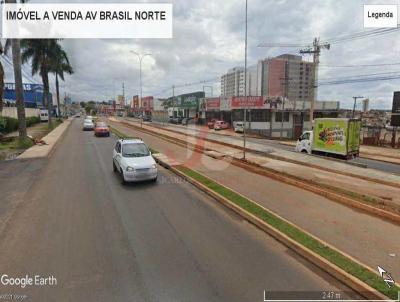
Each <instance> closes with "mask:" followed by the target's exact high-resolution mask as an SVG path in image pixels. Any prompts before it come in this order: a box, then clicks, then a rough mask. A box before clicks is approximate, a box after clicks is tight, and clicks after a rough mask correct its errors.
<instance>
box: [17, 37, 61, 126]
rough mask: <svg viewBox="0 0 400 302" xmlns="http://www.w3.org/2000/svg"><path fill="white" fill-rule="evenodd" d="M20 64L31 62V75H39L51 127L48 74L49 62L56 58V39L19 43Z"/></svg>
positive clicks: (57, 46) (49, 69) (29, 40)
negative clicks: (20, 51)
mask: <svg viewBox="0 0 400 302" xmlns="http://www.w3.org/2000/svg"><path fill="white" fill-rule="evenodd" d="M21 47H22V62H23V63H26V62H28V61H30V62H31V66H32V75H35V74H37V73H39V74H40V76H41V78H42V83H43V103H44V105H45V106H46V105H47V110H48V114H49V128H51V126H52V121H51V109H52V103H53V102H52V101H51V100H49V72H50V71H51V62H52V61H53V60H54V58H55V57H56V56H57V50H58V49H59V47H60V45H59V44H58V40H57V39H26V40H22V42H21Z"/></svg>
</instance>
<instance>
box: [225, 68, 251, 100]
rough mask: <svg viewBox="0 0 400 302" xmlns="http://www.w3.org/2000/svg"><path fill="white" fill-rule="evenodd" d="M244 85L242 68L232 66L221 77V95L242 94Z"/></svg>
mask: <svg viewBox="0 0 400 302" xmlns="http://www.w3.org/2000/svg"><path fill="white" fill-rule="evenodd" d="M244 86H245V85H244V68H242V67H235V68H232V69H230V70H228V72H227V73H226V74H224V75H223V76H222V77H221V96H227V97H231V96H244Z"/></svg>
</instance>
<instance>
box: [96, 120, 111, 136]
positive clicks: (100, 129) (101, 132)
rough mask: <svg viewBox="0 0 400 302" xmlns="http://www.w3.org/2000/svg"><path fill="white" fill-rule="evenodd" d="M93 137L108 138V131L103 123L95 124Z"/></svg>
mask: <svg viewBox="0 0 400 302" xmlns="http://www.w3.org/2000/svg"><path fill="white" fill-rule="evenodd" d="M94 135H95V136H110V129H109V128H108V126H107V124H106V123H104V122H98V123H96V126H95V128H94Z"/></svg>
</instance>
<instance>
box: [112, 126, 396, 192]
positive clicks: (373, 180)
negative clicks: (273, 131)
mask: <svg viewBox="0 0 400 302" xmlns="http://www.w3.org/2000/svg"><path fill="white" fill-rule="evenodd" d="M117 122H120V123H122V124H128V125H130V126H132V127H136V128H138V129H141V130H142V131H143V128H140V127H138V126H137V125H133V124H131V123H129V121H126V120H125V121H118V120H117ZM146 126H149V125H146ZM149 127H154V128H159V129H162V130H165V131H168V132H171V133H177V131H174V130H171V129H167V128H163V127H161V126H155V125H153V126H149ZM146 130H147V131H150V132H155V131H153V130H150V129H146ZM178 133H179V134H181V135H184V136H187V137H196V138H198V136H197V135H196V136H192V135H189V134H186V133H182V132H178ZM201 139H202V140H204V141H208V142H211V143H215V144H219V145H223V146H226V147H230V148H234V149H238V150H241V151H243V150H244V148H243V147H241V146H237V145H233V144H229V143H225V142H221V141H218V140H214V139H210V138H206V137H202V138H201ZM246 152H249V153H254V154H260V155H263V156H265V157H269V158H272V159H276V160H280V161H284V162H290V163H293V164H297V165H302V166H305V167H309V168H315V169H319V170H323V171H327V172H332V173H336V174H342V175H345V176H350V177H357V178H360V179H363V180H367V181H372V182H375V183H379V184H383V185H387V186H391V187H395V188H400V184H398V183H394V182H391V181H386V180H382V179H378V178H371V177H368V176H364V175H357V174H352V173H348V172H343V171H339V170H335V169H329V168H326V167H321V166H318V165H315V164H311V163H304V162H301V161H298V160H294V159H289V158H285V157H282V156H279V155H273V154H270V153H268V152H263V151H257V150H252V149H248V148H246ZM324 159H326V160H330V159H329V158H324ZM333 161H334V160H333ZM346 164H348V163H346ZM353 166H357V164H355V165H353ZM360 167H361V166H360Z"/></svg>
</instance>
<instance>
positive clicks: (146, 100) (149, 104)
mask: <svg viewBox="0 0 400 302" xmlns="http://www.w3.org/2000/svg"><path fill="white" fill-rule="evenodd" d="M142 108H143V109H144V110H146V111H147V110H151V109H152V108H153V97H152V96H145V97H143V98H142Z"/></svg>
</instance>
